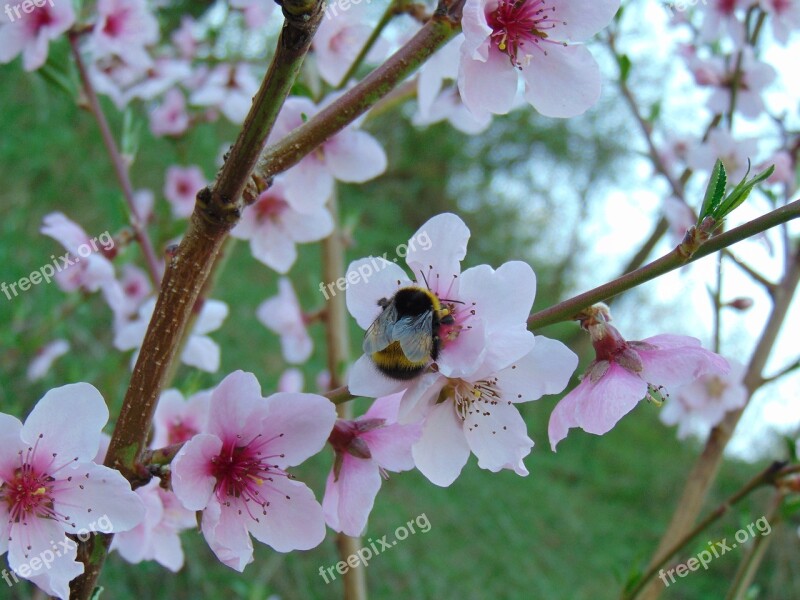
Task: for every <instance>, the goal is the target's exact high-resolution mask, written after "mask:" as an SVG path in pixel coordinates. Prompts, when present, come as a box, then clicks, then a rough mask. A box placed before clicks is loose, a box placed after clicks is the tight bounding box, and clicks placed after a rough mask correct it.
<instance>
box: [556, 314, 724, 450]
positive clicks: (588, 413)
mask: <svg viewBox="0 0 800 600" xmlns="http://www.w3.org/2000/svg"><path fill="white" fill-rule="evenodd" d="M608 318H609V317H608V316H607V313H606V314H605V315H602V314H601V316H600V317H599V318H595V319H592V320H591V321H589V323H588V325H587V324H584V327H586V328H587V329H588V331H589V334H590V335H591V337H592V343H593V345H594V348H595V352H596V358H595V360H594V361H592V363H591V364H590V365H589V367H588V369H587V370H586V372H585V373H584V375H583V379H582V380H581V383H580V384H579V385H578V387H576V388H575V389H574V390H572V391H571V392H569V393H568V394H567V395H566V396H564V398H563V399H562V400H561V401H560V402H559V403H558V405H557V406H556V407H555V409H554V410H553V412H552V414H551V415H550V424H549V426H548V429H547V432H548V435H549V436H550V446H551V447H552V449H553V450H554V451H555V448H556V445H557V444H558V442H560V441H561V440H563V439H564V438H565V437H566V436H567V432H568V430H569V429H570V428H571V427H580V428H581V429H583V430H584V431H586V432H588V433H594V434H596V435H603V434H604V433H607V432H608V431H610V430H611V429H612V428H613V427H614V425H616V424H617V422H618V421H619V420H620V419H621V418H622V417H624V416H625V415H626V414H628V413H629V412H630V411H632V410H633V409H634V408H635V407H636V405H637V404H639V401H640V400H642V399H643V398H645V397H648V398H649V397H652V395H653V394H655V393H657V391H658V390H659V389H661V388H666V389H667V390H669V389H670V388H677V387H678V386H681V385H684V384H687V383H689V382H691V381H693V380H695V379H697V378H698V377H701V376H703V375H709V374H717V375H721V374H725V373H727V372H728V370H729V368H730V367H729V365H728V362H727V361H726V360H725V359H724V358H722V357H721V356H719V355H718V354H714V353H713V352H710V351H709V350H705V349H704V348H702V347H701V346H700V341H699V340H697V339H695V338H693V337H688V336H683V335H668V334H663V335H656V336H654V337H650V338H647V339H645V340H642V341H641V342H630V341H625V340H624V339H623V338H622V336H621V335H620V333H619V332H618V331H617V330H616V328H615V327H613V326H612V325H610V324H608V323H607V321H606V319H608ZM660 393H661V394H663V392H660Z"/></svg>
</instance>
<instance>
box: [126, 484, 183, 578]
mask: <svg viewBox="0 0 800 600" xmlns="http://www.w3.org/2000/svg"><path fill="white" fill-rule="evenodd" d="M160 484H161V482H160V480H159V479H158V478H153V479H152V480H151V481H150V483H148V484H147V485H145V486H143V487H140V488H137V489H136V494H137V495H138V496H139V498H141V499H142V504H143V505H144V508H145V516H144V520H143V521H142V522H141V523H139V525H137V526H136V527H134V528H133V529H131V530H130V531H126V532H123V533H120V534H117V535H115V536H114V540H113V541H112V542H111V550H116V551H118V552H119V554H120V556H122V558H124V559H125V560H126V561H128V562H129V563H133V564H137V563H140V562H142V561H144V560H154V561H156V562H157V563H158V564H160V565H161V566H163V567H166V568H167V569H169V570H170V571H172V572H173V573H177V572H178V571H180V570H181V568H182V567H183V561H184V556H183V548H182V547H181V538H180V535H179V534H180V532H181V531H184V530H186V529H192V528H194V527H196V526H197V521H196V519H195V515H194V513H193V512H191V511H189V510H186V509H185V508H183V506H182V505H181V503H180V502H179V501H178V499H177V498H176V497H175V494H173V493H172V492H169V491H167V490H165V489H163V488H162V487H161V485H160Z"/></svg>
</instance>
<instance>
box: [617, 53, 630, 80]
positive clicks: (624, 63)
mask: <svg viewBox="0 0 800 600" xmlns="http://www.w3.org/2000/svg"><path fill="white" fill-rule="evenodd" d="M617 63H619V79H620V81H621V82H622V83H625V82H626V81H628V75H630V72H631V59H630V58H629V57H628V55H627V54H621V55H619V56H617Z"/></svg>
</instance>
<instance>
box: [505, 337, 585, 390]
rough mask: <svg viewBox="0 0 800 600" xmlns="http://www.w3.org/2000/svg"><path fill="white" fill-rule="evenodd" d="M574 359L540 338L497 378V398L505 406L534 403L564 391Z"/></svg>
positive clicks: (561, 346) (554, 342)
mask: <svg viewBox="0 0 800 600" xmlns="http://www.w3.org/2000/svg"><path fill="white" fill-rule="evenodd" d="M577 366H578V356H577V355H576V354H575V353H574V352H573V351H572V350H570V349H569V348H567V347H566V346H565V345H564V344H562V343H561V342H559V341H557V340H551V339H550V338H546V337H544V336H543V335H537V336H536V343H535V345H534V347H533V350H531V351H530V352H529V353H528V354H526V355H525V356H524V357H523V358H521V359H519V360H518V361H516V362H515V363H514V365H512V366H511V367H508V368H506V369H503V370H502V371H500V372H499V373H498V374H497V380H498V387H499V388H500V392H501V396H502V397H503V399H504V400H508V401H509V402H527V401H529V400H538V399H539V398H541V397H542V396H544V395H545V394H558V393H560V392H562V391H563V390H564V388H566V387H567V384H568V383H569V380H570V377H572V374H573V373H574V372H575V368H576V367H577Z"/></svg>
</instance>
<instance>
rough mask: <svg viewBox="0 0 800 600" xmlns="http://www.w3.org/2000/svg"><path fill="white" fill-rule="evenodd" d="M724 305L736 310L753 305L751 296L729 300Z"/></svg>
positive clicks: (745, 308)
mask: <svg viewBox="0 0 800 600" xmlns="http://www.w3.org/2000/svg"><path fill="white" fill-rule="evenodd" d="M725 306H728V307H730V308H733V309H736V310H747V309H748V308H751V307H752V306H753V299H752V298H744V297H742V298H736V299H735V300H731V301H730V302H728V303H727V304H725Z"/></svg>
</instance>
